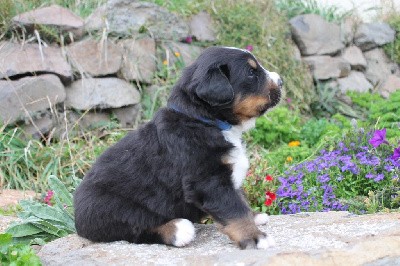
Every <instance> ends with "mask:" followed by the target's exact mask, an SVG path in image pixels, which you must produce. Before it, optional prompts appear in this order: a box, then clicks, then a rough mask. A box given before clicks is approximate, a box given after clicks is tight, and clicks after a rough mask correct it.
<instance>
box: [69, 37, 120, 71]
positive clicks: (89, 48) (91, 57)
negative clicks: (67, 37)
mask: <svg viewBox="0 0 400 266" xmlns="http://www.w3.org/2000/svg"><path fill="white" fill-rule="evenodd" d="M67 51H68V59H69V61H70V62H71V63H72V65H73V66H74V68H75V69H76V70H77V71H78V73H81V74H88V75H90V76H93V77H97V76H105V75H111V74H115V73H117V72H118V71H119V69H120V68H121V64H122V49H121V47H120V46H118V45H116V44H114V43H113V42H112V41H95V40H93V39H86V40H83V41H79V42H75V43H73V44H71V45H69V46H68V47H67Z"/></svg>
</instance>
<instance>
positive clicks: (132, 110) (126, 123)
mask: <svg viewBox="0 0 400 266" xmlns="http://www.w3.org/2000/svg"><path fill="white" fill-rule="evenodd" d="M140 111H141V105H140V104H135V105H131V106H126V107H121V108H118V109H114V110H113V113H114V114H115V116H116V117H117V119H118V121H119V122H120V124H121V126H122V127H125V128H134V127H135V126H136V125H137V124H138V123H139V120H140Z"/></svg>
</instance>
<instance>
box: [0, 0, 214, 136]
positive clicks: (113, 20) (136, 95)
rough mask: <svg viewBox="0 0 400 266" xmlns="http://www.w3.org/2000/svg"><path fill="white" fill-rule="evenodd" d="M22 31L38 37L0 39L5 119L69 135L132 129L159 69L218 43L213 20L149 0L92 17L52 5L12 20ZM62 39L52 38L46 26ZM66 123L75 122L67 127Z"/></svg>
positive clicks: (120, 3)
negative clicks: (113, 124) (115, 125)
mask: <svg viewBox="0 0 400 266" xmlns="http://www.w3.org/2000/svg"><path fill="white" fill-rule="evenodd" d="M13 24H14V27H15V30H16V31H21V32H23V31H24V33H25V34H26V35H28V36H34V37H32V38H31V39H30V40H28V41H26V40H23V41H18V42H17V41H2V42H0V124H1V123H3V124H18V125H20V126H21V127H22V128H23V129H24V130H25V131H26V132H27V133H28V134H29V135H33V136H37V137H40V136H43V135H46V134H57V135H62V134H65V133H66V132H67V128H68V129H71V128H73V126H76V125H79V126H81V127H84V128H87V127H90V126H93V125H94V124H96V123H98V122H102V123H103V124H104V122H107V121H110V117H111V114H113V115H114V116H115V117H116V118H117V119H118V120H119V122H120V123H121V125H122V126H123V127H132V126H134V125H135V123H137V121H138V119H139V114H140V102H141V91H143V88H146V87H148V85H150V83H151V82H152V81H153V80H154V79H153V77H154V76H155V75H156V72H157V71H158V70H160V69H161V68H165V67H166V66H172V65H173V64H175V63H176V62H177V61H180V63H181V64H183V65H188V64H190V63H191V62H192V61H193V60H194V59H195V58H196V57H197V56H198V55H199V54H200V53H201V51H202V49H203V48H202V47H198V46H195V45H192V44H190V43H191V41H192V40H193V38H195V39H196V40H199V41H202V42H207V41H209V42H210V41H211V42H213V41H215V37H214V32H213V30H212V24H211V17H210V16H209V15H208V14H207V13H205V12H201V13H199V14H197V15H195V16H193V17H192V18H191V19H190V20H189V21H185V20H184V19H183V18H181V17H178V16H177V15H175V14H172V13H170V12H168V11H167V10H166V9H164V8H162V7H160V6H158V5H155V4H152V3H146V2H135V1H127V0H110V1H108V2H107V3H106V4H105V5H103V6H101V7H99V8H98V9H96V10H95V11H94V12H93V13H92V15H90V16H89V17H88V18H87V19H86V20H83V19H82V18H80V17H78V16H76V15H75V14H73V13H72V12H71V11H70V10H68V9H65V8H63V7H60V6H57V5H52V6H49V7H43V8H39V9H36V10H32V11H30V12H27V13H23V14H19V15H17V16H16V17H14V18H13ZM43 28H45V29H51V30H53V31H56V32H57V33H58V34H59V36H61V40H58V41H55V42H52V43H48V42H45V41H44V40H48V39H49V38H46V36H45V35H44V34H45V32H46V31H40V33H39V31H37V30H36V29H43ZM65 121H68V123H67V124H69V125H68V126H66V123H65Z"/></svg>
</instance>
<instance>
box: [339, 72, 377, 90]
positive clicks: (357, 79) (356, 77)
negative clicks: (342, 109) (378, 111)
mask: <svg viewBox="0 0 400 266" xmlns="http://www.w3.org/2000/svg"><path fill="white" fill-rule="evenodd" d="M337 83H338V86H339V89H340V90H341V91H342V92H346V91H357V92H368V91H369V90H370V89H372V88H373V87H374V86H372V84H371V83H369V82H368V80H367V79H366V78H365V75H364V74H363V73H362V72H359V71H351V72H350V75H348V76H347V77H345V78H340V79H338V80H337Z"/></svg>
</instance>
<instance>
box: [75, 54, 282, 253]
mask: <svg viewBox="0 0 400 266" xmlns="http://www.w3.org/2000/svg"><path fill="white" fill-rule="evenodd" d="M268 73H269V72H267V71H265V69H263V68H262V67H261V66H260V65H259V63H258V62H257V60H256V59H255V58H254V56H253V55H252V54H251V53H249V52H246V51H242V50H240V49H232V48H224V47H212V48H208V49H206V50H205V51H204V52H203V53H202V54H201V55H200V57H199V58H198V59H197V60H196V61H195V62H194V63H193V64H192V65H190V66H189V67H187V68H186V69H185V70H184V72H183V74H182V77H181V78H180V80H179V81H178V82H177V84H176V85H175V87H174V88H173V90H172V93H171V96H170V99H169V101H168V107H166V108H162V109H160V110H159V111H158V112H157V113H156V115H155V116H154V118H153V120H152V121H150V122H149V123H147V124H146V125H144V126H143V127H141V128H140V129H138V130H136V131H134V132H131V133H129V134H128V135H127V136H126V137H125V138H123V139H122V140H121V141H120V142H118V143H117V144H115V145H114V146H112V147H110V148H109V149H108V150H107V151H105V152H104V153H103V154H102V155H101V156H100V157H99V158H98V160H97V161H96V162H95V164H94V165H93V167H92V169H91V170H90V171H89V172H88V173H87V174H86V176H85V177H84V179H83V181H82V183H81V184H80V186H79V187H78V188H77V190H76V192H75V195H74V204H75V225H76V229H77V232H78V234H79V235H80V236H83V237H85V238H88V239H90V240H92V241H102V242H103V241H106V242H108V241H115V240H127V241H129V242H135V243H142V242H147V243H155V242H165V240H163V238H162V236H161V235H160V233H159V232H157V231H155V230H154V229H156V228H158V227H160V226H162V225H164V224H166V223H167V222H169V221H171V220H173V219H176V218H185V219H188V220H190V221H192V222H198V221H199V220H200V219H201V218H202V217H204V216H206V215H211V216H212V217H213V219H214V220H215V221H217V222H218V223H219V224H221V225H222V227H223V228H227V229H226V230H225V231H224V232H226V233H227V234H228V235H229V236H230V237H231V238H232V239H233V240H234V241H236V242H237V243H238V244H239V245H241V247H242V248H246V247H247V245H248V244H246V243H248V242H249V241H250V242H252V241H255V243H256V242H257V237H259V236H260V235H263V233H261V232H259V231H257V230H256V229H254V228H253V224H254V222H249V218H248V217H249V216H250V213H251V212H250V208H249V206H248V205H247V203H246V202H245V201H244V200H243V196H242V195H241V193H240V189H239V188H238V187H235V186H234V182H233V181H232V164H231V163H229V162H227V160H226V157H227V156H228V155H229V153H230V152H232V150H233V149H234V145H233V144H232V143H231V142H229V141H228V140H227V139H226V138H225V137H224V134H223V131H222V129H221V128H219V127H218V126H217V123H215V121H218V120H221V121H224V123H225V124H230V125H232V126H233V127H235V126H236V127H239V126H241V125H242V124H243V123H245V122H246V121H248V120H249V119H252V118H254V117H257V116H260V115H261V114H263V113H264V112H265V111H266V110H267V109H269V108H270V107H273V106H274V105H276V104H277V103H278V102H279V99H280V89H281V88H280V86H281V84H276V83H274V82H273V81H272V80H271V78H270V77H269V75H268ZM278 83H279V82H278ZM242 221H247V222H249V223H250V227H252V228H253V229H254V230H249V229H248V228H247V229H246V228H242V227H243V226H233V225H234V224H235V223H238V224H239V225H240V224H243V225H244V224H246V223H247V222H242ZM244 227H246V226H244ZM229 228H231V229H229ZM238 228H239V229H238ZM241 228H242V229H241ZM242 231H243V232H242ZM244 231H248V232H244ZM241 243H242V244H241ZM243 243H244V244H243ZM243 245H244V246H243ZM251 245H253V246H254V243H253V244H251Z"/></svg>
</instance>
